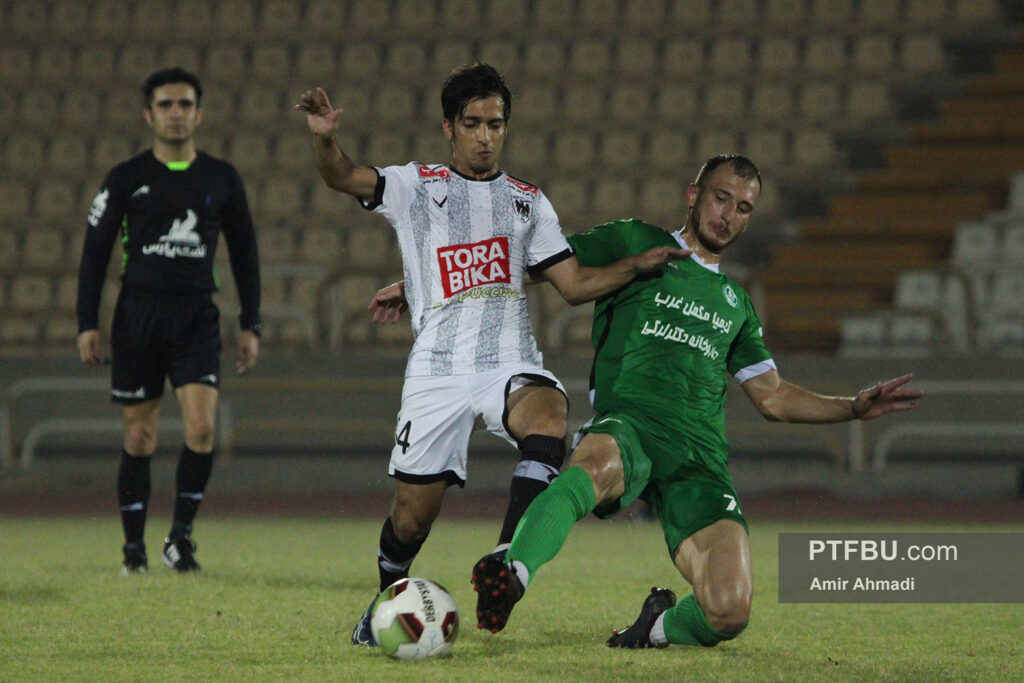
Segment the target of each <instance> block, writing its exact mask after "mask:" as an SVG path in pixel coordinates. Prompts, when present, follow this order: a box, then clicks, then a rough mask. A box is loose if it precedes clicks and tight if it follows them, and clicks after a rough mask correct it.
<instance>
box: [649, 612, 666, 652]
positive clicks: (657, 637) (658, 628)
mask: <svg viewBox="0 0 1024 683" xmlns="http://www.w3.org/2000/svg"><path fill="white" fill-rule="evenodd" d="M649 638H650V639H651V642H652V643H653V644H655V645H667V644H668V638H667V637H666V636H665V613H664V612H662V613H661V614H659V615H658V618H657V619H655V620H654V626H652V627H651V635H650V636H649Z"/></svg>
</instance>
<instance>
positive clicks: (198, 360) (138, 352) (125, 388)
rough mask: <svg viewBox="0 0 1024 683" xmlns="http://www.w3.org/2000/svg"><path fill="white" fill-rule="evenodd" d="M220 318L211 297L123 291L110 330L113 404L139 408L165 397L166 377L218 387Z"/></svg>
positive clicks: (177, 384) (133, 289)
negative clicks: (154, 399)
mask: <svg viewBox="0 0 1024 683" xmlns="http://www.w3.org/2000/svg"><path fill="white" fill-rule="evenodd" d="M220 349H221V345H220V313H219V312H218V311H217V306H216V305H215V304H214V303H213V299H212V298H211V294H209V293H203V294H198V295H181V294H175V293H172V292H160V291H155V290H148V289H144V288H140V287H124V288H122V290H121V293H120V295H119V296H118V297H117V306H116V307H115V308H114V320H113V325H112V326H111V330H110V352H111V353H110V355H111V368H110V370H111V372H110V374H111V390H110V395H111V399H112V400H113V401H114V402H116V403H125V404H132V403H140V402H142V401H147V400H149V399H153V398H159V397H160V396H162V395H163V393H164V378H165V377H166V378H169V379H170V380H171V386H172V387H174V388H175V389H177V388H178V387H180V386H182V385H184V384H193V383H199V384H206V385H208V386H212V387H214V388H217V387H219V385H220Z"/></svg>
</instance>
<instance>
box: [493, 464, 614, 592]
mask: <svg viewBox="0 0 1024 683" xmlns="http://www.w3.org/2000/svg"><path fill="white" fill-rule="evenodd" d="M596 502H597V501H596V500H595V498H594V484H593V482H591V481H590V475H589V474H587V472H586V470H584V469H583V468H582V467H570V468H569V469H567V470H566V471H565V472H562V473H561V474H560V475H558V477H556V478H555V480H554V481H553V482H551V486H549V487H548V488H547V490H545V491H544V492H543V493H541V494H540V495H539V496H537V497H536V498H535V499H534V500H533V502H532V503H530V507H528V508H526V512H525V513H523V518H522V519H521V520H520V521H519V526H517V527H516V533H515V535H514V536H513V537H512V545H511V546H510V547H509V549H508V555H507V559H508V561H509V562H513V561H516V562H522V563H523V564H524V565H525V566H526V568H527V569H528V570H529V572H530V577H531V578H532V577H533V575H534V573H535V572H536V571H537V570H538V569H539V568H540V567H541V565H543V564H545V563H547V562H550V561H551V559H552V558H553V557H554V556H555V555H557V554H558V551H559V550H561V549H562V546H563V545H564V544H565V539H567V538H569V532H570V531H571V530H572V525H573V524H575V523H576V522H577V520H579V519H582V517H583V516H584V515H586V514H587V513H588V512H590V511H591V510H593V509H594V505H595V504H596Z"/></svg>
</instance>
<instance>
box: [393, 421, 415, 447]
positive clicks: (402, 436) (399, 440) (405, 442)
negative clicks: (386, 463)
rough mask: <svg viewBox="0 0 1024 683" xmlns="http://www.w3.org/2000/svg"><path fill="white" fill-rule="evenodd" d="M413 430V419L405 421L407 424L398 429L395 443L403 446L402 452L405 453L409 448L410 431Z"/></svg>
mask: <svg viewBox="0 0 1024 683" xmlns="http://www.w3.org/2000/svg"><path fill="white" fill-rule="evenodd" d="M410 431H412V420H409V421H408V422H406V423H405V426H404V427H402V428H401V429H400V430H398V433H397V434H395V443H396V444H397V445H399V446H401V447H402V453H403V454H404V453H405V452H406V451H407V450H409V432H410Z"/></svg>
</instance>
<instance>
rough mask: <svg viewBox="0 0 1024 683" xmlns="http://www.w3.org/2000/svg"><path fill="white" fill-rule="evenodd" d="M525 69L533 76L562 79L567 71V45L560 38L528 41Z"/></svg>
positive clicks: (525, 52)
mask: <svg viewBox="0 0 1024 683" xmlns="http://www.w3.org/2000/svg"><path fill="white" fill-rule="evenodd" d="M523 69H525V71H526V73H527V75H528V76H529V77H532V78H550V79H560V78H561V77H562V75H563V74H564V73H565V70H566V64H565V45H564V44H563V43H562V41H560V40H552V39H543V38H538V39H537V40H532V41H529V42H527V43H526V46H525V50H524V54H523Z"/></svg>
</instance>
